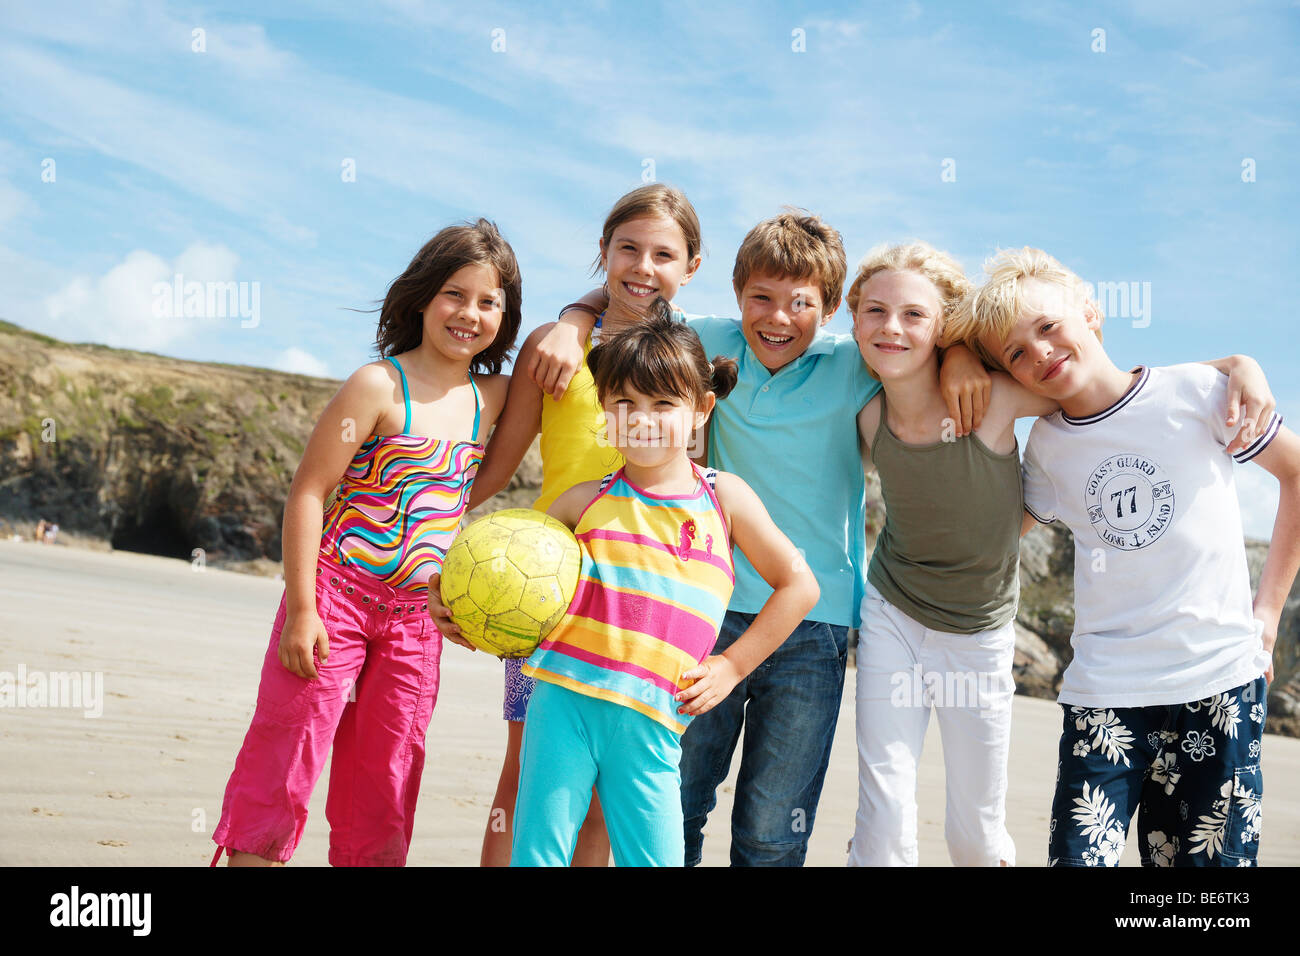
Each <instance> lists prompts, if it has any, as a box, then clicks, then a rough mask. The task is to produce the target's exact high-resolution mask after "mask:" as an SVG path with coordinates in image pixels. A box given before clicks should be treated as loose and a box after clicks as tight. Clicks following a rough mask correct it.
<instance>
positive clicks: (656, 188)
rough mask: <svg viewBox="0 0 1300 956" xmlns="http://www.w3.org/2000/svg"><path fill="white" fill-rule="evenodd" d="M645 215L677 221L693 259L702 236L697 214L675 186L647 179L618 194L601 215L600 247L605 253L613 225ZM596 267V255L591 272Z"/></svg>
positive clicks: (597, 258)
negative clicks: (644, 183)
mask: <svg viewBox="0 0 1300 956" xmlns="http://www.w3.org/2000/svg"><path fill="white" fill-rule="evenodd" d="M647 216H663V217H664V218H665V219H671V220H672V221H673V222H675V223H676V224H677V228H678V229H680V230H681V231H682V241H683V242H685V243H686V258H687V260H691V259H694V258H695V257H696V255H698V254H699V251H700V246H701V244H702V242H703V240H702V239H701V234H700V217H699V216H697V215H696V214H695V207H694V206H692V205H691V201H690V200H689V199H687V198H686V194H685V193H684V192H682V191H681V190H680V189H678V188H676V187H675V186H666V185H664V184H663V183H647V184H646V185H644V186H638V187H637V188H636V189H633V190H632V191H631V192H629V193H624V194H623V195H622V196H620V197H619V199H618V202H616V203H614V208H612V209H611V210H610V211H609V215H607V216H606V217H605V225H604V227H603V228H602V229H601V232H600V238H601V248H602V249H604V250H605V252H606V254H608V252H609V244H610V243H611V242H613V241H614V230H615V229H617V228H618V227H619V226H621V225H623V223H625V222H631V221H632V220H633V219H644V218H646V217H647ZM600 270H601V264H600V256H599V255H598V256H596V261H595V263H594V264H593V265H592V267H591V272H592V275H595V274H596V273H598V272H599V271H600Z"/></svg>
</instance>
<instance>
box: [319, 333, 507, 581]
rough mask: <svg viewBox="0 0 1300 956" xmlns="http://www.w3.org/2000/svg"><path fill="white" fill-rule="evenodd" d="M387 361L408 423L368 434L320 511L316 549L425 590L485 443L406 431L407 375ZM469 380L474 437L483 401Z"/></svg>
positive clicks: (447, 542) (452, 532)
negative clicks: (327, 504)
mask: <svg viewBox="0 0 1300 956" xmlns="http://www.w3.org/2000/svg"><path fill="white" fill-rule="evenodd" d="M388 361H390V362H392V363H393V367H394V368H396V369H397V373H398V374H399V375H400V376H401V377H402V401H403V402H404V403H405V404H406V421H405V423H404V424H403V425H402V431H401V434H398V435H371V436H370V438H369V439H367V440H366V442H365V443H364V444H362V446H361V447H360V448H358V449H357V453H356V456H355V457H354V458H353V459H352V463H351V464H350V465H348V467H347V470H346V471H345V472H344V473H343V480H342V482H341V483H340V484H339V489H338V495H337V497H336V498H335V499H334V503H333V504H332V505H331V506H330V508H329V510H328V511H327V512H326V513H325V518H324V527H323V530H322V533H321V554H323V555H326V556H327V557H329V558H330V559H331V560H333V561H335V562H336V563H338V564H341V565H343V566H344V567H349V568H355V569H357V570H359V571H362V572H364V573H366V574H369V575H372V576H374V577H375V578H378V579H379V580H380V581H382V582H384V583H385V584H387V585H389V586H390V587H395V588H402V589H404V590H408V591H427V590H428V588H429V576H430V575H431V574H434V573H436V572H437V571H438V570H439V569H441V567H442V557H443V555H444V554H445V553H446V551H447V548H448V547H449V546H450V545H451V540H452V538H454V537H455V536H456V529H457V528H458V527H460V519H461V516H462V515H463V514H464V513H465V505H466V503H467V502H468V500H469V489H470V486H471V485H472V484H473V483H474V476H475V475H476V474H478V466H479V464H480V463H481V462H482V461H483V446H482V445H480V444H479V443H478V442H476V441H449V440H447V439H443V438H425V437H423V436H421V435H411V434H409V432H410V428H411V393H410V390H409V389H408V388H407V384H406V373H405V372H404V371H402V366H401V365H399V364H398V362H397V360H396V359H394V358H391V357H390V358H389V359H388ZM469 383H470V387H471V388H472V389H473V390H474V432H473V434H474V437H475V438H477V437H478V426H479V412H480V411H481V409H482V401H481V399H480V397H479V392H478V386H477V385H475V384H474V377H473V376H472V375H471V376H470V380H469Z"/></svg>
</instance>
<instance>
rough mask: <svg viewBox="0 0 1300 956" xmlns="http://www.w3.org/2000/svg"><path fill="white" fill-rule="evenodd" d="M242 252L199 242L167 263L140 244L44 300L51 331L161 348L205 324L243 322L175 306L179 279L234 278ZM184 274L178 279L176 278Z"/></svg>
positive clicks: (120, 345)
mask: <svg viewBox="0 0 1300 956" xmlns="http://www.w3.org/2000/svg"><path fill="white" fill-rule="evenodd" d="M238 263H239V256H237V255H236V254H235V253H234V252H232V251H231V250H229V249H227V248H226V247H225V246H221V245H212V244H209V243H204V242H196V243H193V244H192V245H190V246H189V247H187V248H186V249H185V250H184V251H183V252H181V253H180V255H178V256H176V258H175V259H174V260H172V261H171V262H168V261H167V260H166V259H163V258H162V257H161V256H159V255H156V254H155V253H152V252H148V251H146V250H144V249H137V250H135V251H133V252H130V253H128V254H127V256H126V258H124V259H123V260H122V261H121V262H119V263H118V264H117V265H115V266H113V267H112V268H111V269H109V270H108V271H107V272H105V273H104V274H103V275H101V276H98V277H93V276H85V275H80V276H75V277H74V278H72V279H71V280H70V281H68V282H67V283H66V284H65V285H64V286H63V287H62V288H61V289H59V290H58V291H57V292H54V293H53V294H51V295H49V296H46V298H45V300H44V306H45V313H46V319H47V321H46V322H45V323H44V328H45V330H46V331H48V332H49V333H50V334H51V335H54V336H56V337H58V338H60V339H63V340H65V341H69V342H100V343H103V344H104V345H112V346H115V347H117V348H134V349H145V350H150V351H156V350H158V349H161V348H164V347H168V346H174V345H176V344H177V343H178V342H181V341H183V340H184V339H186V338H189V337H190V336H192V335H194V334H195V333H196V332H198V331H199V330H200V329H202V328H204V327H207V326H212V325H215V324H217V323H220V322H239V321H240V319H239V317H238V315H234V316H230V317H222V316H220V315H215V314H204V315H198V316H195V315H189V316H186V315H185V314H184V312H185V310H184V309H183V308H182V309H181V310H179V313H180V314H176V313H177V311H178V310H176V309H175V308H174V307H173V302H174V293H173V291H172V290H173V289H174V288H176V285H177V282H178V281H179V282H180V284H181V285H180V290H181V293H182V294H184V293H186V289H185V286H186V284H188V283H192V282H198V283H204V284H206V283H226V282H233V281H235V267H236V265H238ZM178 276H180V277H181V278H180V279H179V280H178V279H177V277H178Z"/></svg>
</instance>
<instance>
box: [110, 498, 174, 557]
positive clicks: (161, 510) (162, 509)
mask: <svg viewBox="0 0 1300 956" xmlns="http://www.w3.org/2000/svg"><path fill="white" fill-rule="evenodd" d="M143 504H144V507H143V510H142V511H137V512H135V513H128V514H124V515H122V517H121V519H120V520H119V521H118V523H117V527H116V528H115V529H114V531H113V538H112V544H113V547H114V549H116V550H118V551H138V552H140V553H142V554H157V555H161V556H162V557H165V558H186V559H188V558H189V557H190V551H191V550H192V548H191V547H190V544H189V541H188V540H187V539H186V537H185V536H184V534H183V533H182V531H181V521H180V518H179V516H178V515H177V514H176V513H175V512H174V511H173V510H172V508H171V506H170V505H169V503H168V501H167V498H166V496H165V495H158V494H151V495H149V496H148V497H147V498H146V500H145V502H144V503H143Z"/></svg>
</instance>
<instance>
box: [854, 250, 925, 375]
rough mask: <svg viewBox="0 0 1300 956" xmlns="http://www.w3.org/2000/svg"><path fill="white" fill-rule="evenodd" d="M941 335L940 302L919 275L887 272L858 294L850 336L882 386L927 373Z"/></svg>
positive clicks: (917, 273) (880, 273)
mask: <svg viewBox="0 0 1300 956" xmlns="http://www.w3.org/2000/svg"><path fill="white" fill-rule="evenodd" d="M942 330H943V299H942V297H941V296H940V294H939V290H938V288H936V287H935V284H934V283H933V282H931V281H930V280H929V279H927V278H926V277H925V276H923V275H921V274H920V273H919V272H912V271H910V270H907V271H898V270H894V269H885V270H883V271H881V272H877V273H876V274H875V275H873V276H872V277H871V278H870V279H868V280H867V281H866V282H864V283H863V284H862V286H861V288H860V289H859V290H858V302H857V311H856V312H855V313H854V315H853V335H854V337H855V338H856V339H857V341H858V350H859V351H861V353H862V358H863V359H864V360H865V361H866V363H867V366H868V368H870V369H871V370H872V371H873V372H875V373H876V376H877V377H878V378H879V379H880V380H881V381H889V380H891V379H899V378H903V377H905V376H908V375H911V374H913V373H915V372H917V371H918V370H922V369H924V370H926V371H927V373H928V372H930V371H931V367H932V366H936V365H937V364H938V352H937V351H936V346H937V345H938V343H939V338H940V335H941V333H942Z"/></svg>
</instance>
